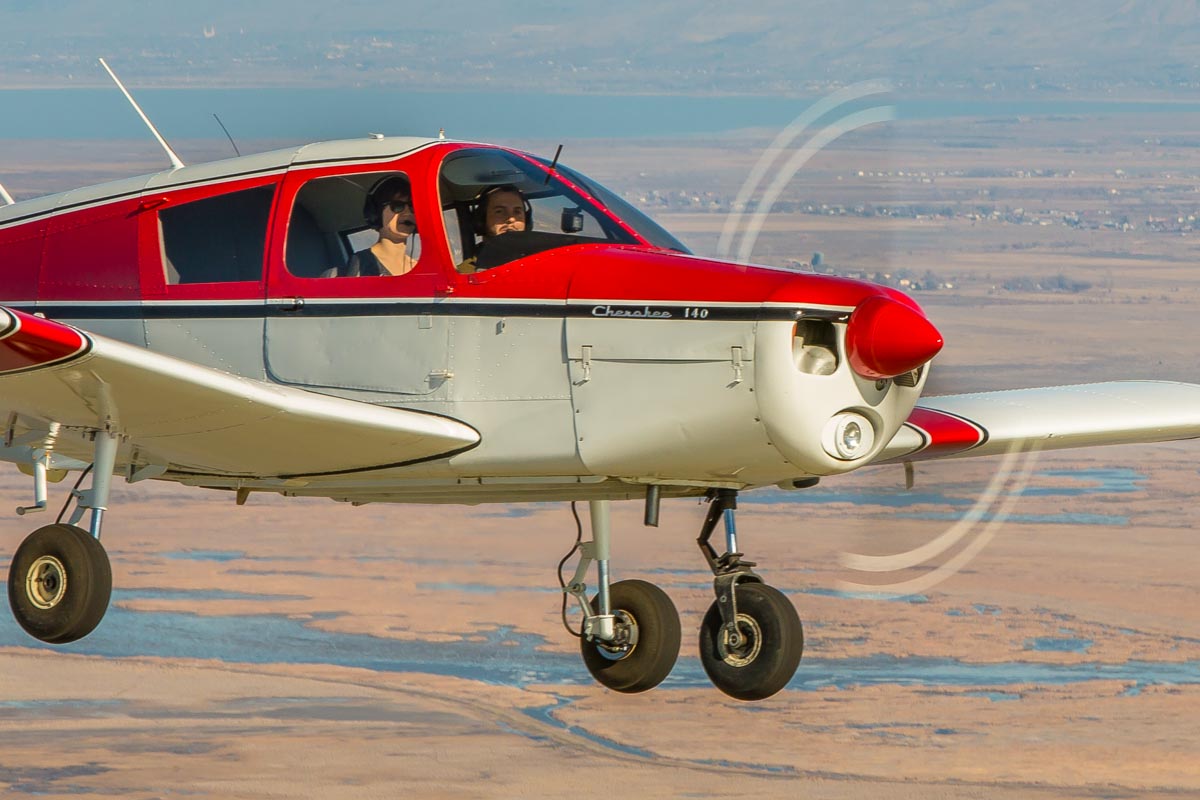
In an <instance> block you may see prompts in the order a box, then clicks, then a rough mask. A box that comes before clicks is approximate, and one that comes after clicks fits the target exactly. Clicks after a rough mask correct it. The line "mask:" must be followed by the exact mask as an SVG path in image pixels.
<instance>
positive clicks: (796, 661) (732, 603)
mask: <svg viewBox="0 0 1200 800" xmlns="http://www.w3.org/2000/svg"><path fill="white" fill-rule="evenodd" d="M711 503H712V504H711V505H710V506H709V509H708V515H707V516H706V517H705V519H704V526H703V527H702V528H701V530H700V537H699V538H698V539H697V540H696V543H697V544H698V545H699V546H700V552H702V553H703V554H704V558H705V560H706V561H708V566H709V567H710V568H711V569H712V572H713V576H714V578H713V589H714V591H715V592H716V595H717V599H716V600H714V601H713V604H712V605H711V606H709V609H708V613H706V614H705V615H704V621H703V623H701V626H700V664H701V666H703V667H704V672H705V673H706V674H707V675H708V678H709V680H711V681H712V682H713V685H714V686H716V687H717V688H718V689H720V690H721V691H722V692H724V693H725V694H727V695H729V696H730V697H733V698H736V699H738V700H762V699H764V698H767V697H770V696H771V695H773V694H775V693H776V692H778V691H779V690H780V689H782V688H783V687H784V686H786V685H787V683H788V681H790V680H791V679H792V676H793V675H794V674H795V673H796V668H797V667H798V666H799V665H800V658H801V656H802V655H803V653H804V629H803V626H802V625H801V623H800V617H799V616H798V615H797V614H796V609H795V607H794V606H793V605H792V604H791V602H790V601H789V600H788V599H787V598H786V597H785V596H784V595H783V593H782V592H780V591H779V590H778V589H775V588H774V587H771V586H768V585H767V584H765V583H763V581H762V578H760V577H759V576H758V575H757V574H755V572H754V570H753V569H752V568H753V567H754V563H753V562H751V561H743V560H742V554H741V553H739V552H737V528H736V525H735V520H734V510H735V509H736V508H737V492H736V491H734V490H732V489H718V490H716V493H715V495H714V496H713V497H712V499H711ZM720 520H724V523H725V539H726V551H725V553H724V554H723V555H720V556H718V555H717V552H716V550H714V549H713V546H712V544H711V543H710V539H711V538H712V535H713V531H714V530H715V529H716V527H717V522H718V521H720Z"/></svg>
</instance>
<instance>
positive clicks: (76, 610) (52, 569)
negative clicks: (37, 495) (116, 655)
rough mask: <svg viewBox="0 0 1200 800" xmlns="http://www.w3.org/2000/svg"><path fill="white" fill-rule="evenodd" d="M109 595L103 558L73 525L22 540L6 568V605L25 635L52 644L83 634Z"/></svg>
mask: <svg viewBox="0 0 1200 800" xmlns="http://www.w3.org/2000/svg"><path fill="white" fill-rule="evenodd" d="M111 595H112V569H111V567H109V564H108V554H107V553H105V552H104V548H103V547H102V546H101V545H100V542H98V541H97V540H96V539H95V538H94V537H92V536H91V535H90V534H89V533H88V532H87V531H85V530H83V529H82V528H77V527H75V526H74V525H47V526H46V527H44V528H38V529H37V530H36V531H34V532H33V533H31V534H29V536H27V537H26V538H25V541H23V542H21V546H20V547H18V548H17V552H16V554H15V555H14V556H13V560H12V565H11V566H10V567H9V568H8V602H9V605H10V606H11V607H12V612H13V616H14V617H16V619H17V622H18V624H20V626H21V627H22V628H24V629H25V631H26V633H28V634H29V635H30V636H33V637H34V638H36V639H41V640H42V641H43V642H49V643H51V644H65V643H67V642H73V641H75V640H76V639H82V638H83V637H84V636H87V635H88V634H89V633H91V632H92V631H93V630H95V628H96V626H97V625H99V624H100V620H101V618H103V617H104V612H105V611H106V610H108V600H109V597H110V596H111Z"/></svg>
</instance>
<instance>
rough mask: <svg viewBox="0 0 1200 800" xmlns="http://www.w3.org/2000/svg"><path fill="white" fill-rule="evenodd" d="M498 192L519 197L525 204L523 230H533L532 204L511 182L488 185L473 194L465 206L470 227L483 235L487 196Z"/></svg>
mask: <svg viewBox="0 0 1200 800" xmlns="http://www.w3.org/2000/svg"><path fill="white" fill-rule="evenodd" d="M498 192H511V193H512V194H515V195H516V196H517V197H519V198H521V203H522V204H523V205H524V206H525V230H527V231H531V230H533V206H532V205H531V204H530V202H529V198H527V197H526V196H525V193H524V192H522V191H521V190H520V189H518V188H517V187H516V186H513V185H512V184H511V183H501V184H498V185H496V186H489V187H488V188H486V189H484V190H483V191H481V192H480V193H479V194H477V195H475V200H474V201H473V203H472V204H471V205H470V206H468V207H467V213H469V214H470V215H471V227H473V228H474V229H475V233H476V234H478V235H480V236H483V235H484V231H486V230H487V201H488V198H489V197H491V196H492V195H494V194H497V193H498Z"/></svg>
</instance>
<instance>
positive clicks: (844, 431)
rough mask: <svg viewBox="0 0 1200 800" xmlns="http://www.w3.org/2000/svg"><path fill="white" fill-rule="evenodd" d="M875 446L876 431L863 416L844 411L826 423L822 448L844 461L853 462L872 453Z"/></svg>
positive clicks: (822, 435)
mask: <svg viewBox="0 0 1200 800" xmlns="http://www.w3.org/2000/svg"><path fill="white" fill-rule="evenodd" d="M874 444H875V429H874V428H873V427H872V426H871V423H870V421H869V420H868V419H867V418H866V417H864V416H862V415H861V414H855V413H853V412H851V411H843V412H842V413H840V414H836V415H834V417H833V418H832V419H830V420H829V422H827V423H825V430H824V431H823V432H822V433H821V446H822V447H824V448H825V452H826V453H828V454H829V455H831V456H833V457H834V458H837V459H841V460H842V461H853V460H854V459H856V458H862V457H863V456H865V455H866V454H867V453H870V452H871V446H872V445H874Z"/></svg>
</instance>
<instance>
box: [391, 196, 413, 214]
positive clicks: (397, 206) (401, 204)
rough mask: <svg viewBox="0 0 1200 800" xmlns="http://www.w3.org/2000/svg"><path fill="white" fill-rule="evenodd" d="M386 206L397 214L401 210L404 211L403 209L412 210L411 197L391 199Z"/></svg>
mask: <svg viewBox="0 0 1200 800" xmlns="http://www.w3.org/2000/svg"><path fill="white" fill-rule="evenodd" d="M387 207H388V208H390V209H391V210H392V213H393V214H399V213H400V212H401V211H404V210H408V211H412V210H413V204H412V200H411V199H408V200H393V201H391V202H390V203H388V204H387Z"/></svg>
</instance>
